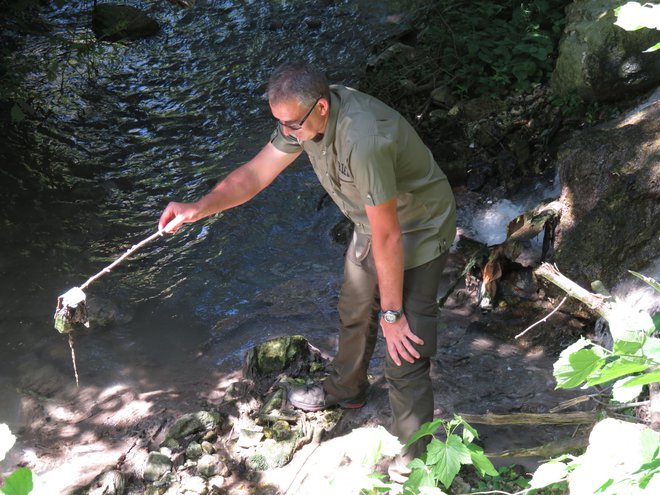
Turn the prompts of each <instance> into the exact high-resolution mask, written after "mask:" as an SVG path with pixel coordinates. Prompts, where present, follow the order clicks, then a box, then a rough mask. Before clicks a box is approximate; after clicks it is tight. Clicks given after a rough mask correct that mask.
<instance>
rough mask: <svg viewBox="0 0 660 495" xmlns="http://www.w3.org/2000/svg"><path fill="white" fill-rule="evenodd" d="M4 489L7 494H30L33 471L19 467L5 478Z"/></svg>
mask: <svg viewBox="0 0 660 495" xmlns="http://www.w3.org/2000/svg"><path fill="white" fill-rule="evenodd" d="M2 491H3V492H4V493H5V495H28V493H30V492H31V491H32V471H30V470H29V469H28V468H18V469H17V470H16V471H14V472H13V473H12V474H10V475H9V476H7V478H5V484H4V485H2Z"/></svg>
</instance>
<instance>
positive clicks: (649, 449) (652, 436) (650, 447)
mask: <svg viewBox="0 0 660 495" xmlns="http://www.w3.org/2000/svg"><path fill="white" fill-rule="evenodd" d="M658 442H659V440H658V434H657V433H656V432H655V431H653V430H652V429H650V428H645V429H644V431H642V433H641V434H640V436H639V443H640V447H641V448H640V454H641V455H642V463H643V464H646V463H650V462H653V460H654V459H655V458H657V453H658Z"/></svg>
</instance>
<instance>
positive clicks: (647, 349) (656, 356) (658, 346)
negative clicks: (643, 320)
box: [642, 337, 660, 365]
mask: <svg viewBox="0 0 660 495" xmlns="http://www.w3.org/2000/svg"><path fill="white" fill-rule="evenodd" d="M642 354H644V356H646V357H647V358H648V359H650V360H651V361H653V362H654V363H655V364H659V365H660V339H658V338H656V337H649V338H647V339H646V342H644V346H643V347H642Z"/></svg>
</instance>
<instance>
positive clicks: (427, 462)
mask: <svg viewBox="0 0 660 495" xmlns="http://www.w3.org/2000/svg"><path fill="white" fill-rule="evenodd" d="M461 427H462V435H460V436H459V435H458V434H457V433H456V432H457V430H458V429H459V428H461ZM438 430H444V434H445V440H441V439H439V438H437V437H436V432H437V431H438ZM425 436H431V437H432V440H431V441H430V442H429V444H428V445H427V447H426V454H425V455H423V456H422V458H421V459H414V460H413V461H412V462H411V463H410V465H409V466H410V468H411V469H412V472H411V473H410V477H409V478H408V480H407V481H406V482H405V483H404V485H403V488H404V493H420V492H421V490H422V489H423V488H424V487H437V486H438V485H439V483H442V485H444V487H445V488H449V486H450V485H451V484H452V482H453V481H454V478H455V477H456V475H457V474H458V472H459V471H460V469H461V466H463V465H469V464H471V465H473V466H474V467H475V469H476V470H477V471H478V472H479V474H480V475H481V476H484V475H486V474H488V475H491V476H497V474H498V473H497V471H496V470H495V468H494V467H493V464H492V463H491V462H490V461H489V460H488V458H487V457H486V455H485V454H484V451H483V449H482V448H481V447H479V446H478V445H476V444H474V443H473V442H474V440H475V439H477V438H478V435H477V431H476V430H475V429H474V428H473V427H472V426H470V425H469V424H468V423H467V421H465V420H464V419H463V418H462V417H460V416H457V415H455V416H454V419H452V420H450V421H448V420H445V419H441V418H439V419H435V420H433V421H431V422H428V423H425V424H423V425H422V426H421V428H420V429H419V430H418V431H417V432H416V433H415V434H414V435H413V436H412V437H411V438H410V439H409V440H408V442H407V443H406V446H410V445H411V444H412V443H414V442H416V441H417V440H419V439H420V438H423V437H425ZM437 493H441V492H437Z"/></svg>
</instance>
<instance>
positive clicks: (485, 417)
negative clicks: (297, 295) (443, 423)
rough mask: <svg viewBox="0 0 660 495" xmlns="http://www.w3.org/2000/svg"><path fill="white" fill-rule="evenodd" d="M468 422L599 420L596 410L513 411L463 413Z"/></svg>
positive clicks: (566, 422)
mask: <svg viewBox="0 0 660 495" xmlns="http://www.w3.org/2000/svg"><path fill="white" fill-rule="evenodd" d="M458 414H459V416H461V417H462V418H463V419H464V420H465V421H467V422H468V423H477V424H482V425H584V424H592V423H595V422H596V421H597V420H598V413H596V412H595V411H578V412H569V413H511V414H493V413H486V414H462V413H458Z"/></svg>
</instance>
